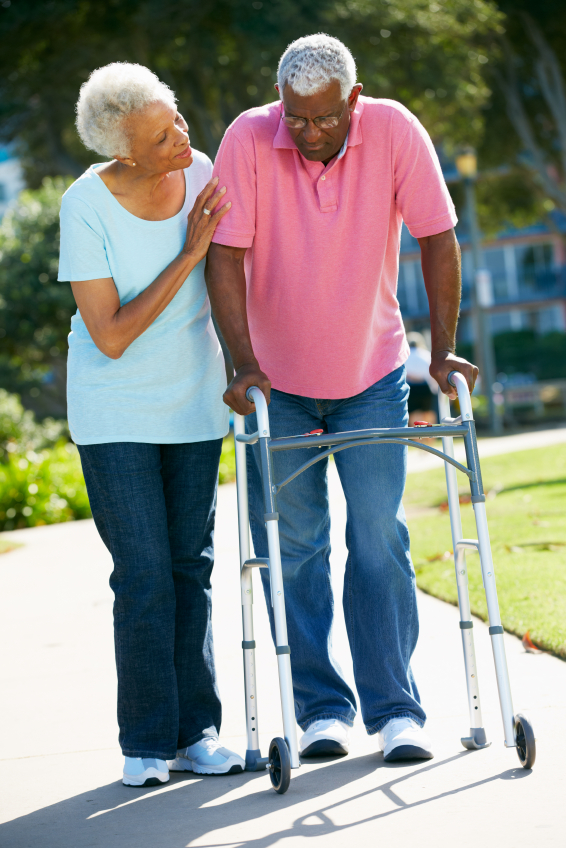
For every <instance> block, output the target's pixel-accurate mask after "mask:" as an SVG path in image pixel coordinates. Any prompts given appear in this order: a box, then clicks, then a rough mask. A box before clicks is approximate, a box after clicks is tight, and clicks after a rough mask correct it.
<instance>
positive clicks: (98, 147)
mask: <svg viewBox="0 0 566 848" xmlns="http://www.w3.org/2000/svg"><path fill="white" fill-rule="evenodd" d="M156 102H161V103H167V105H170V106H173V107H174V106H175V102H176V97H175V94H174V93H173V92H172V91H171V89H170V88H169V86H168V85H165V83H164V82H161V80H160V79H159V78H158V77H157V76H156V75H155V74H154V73H153V72H152V71H150V70H149V68H144V66H143V65H134V64H130V63H129V62H112V64H111V65H105V66H104V67H103V68H97V69H96V71H93V72H92V74H91V75H90V77H89V78H88V80H87V81H86V82H85V83H83V84H82V86H81V92H80V94H79V99H78V102H77V130H78V132H79V135H80V137H81V139H82V142H83V144H84V145H85V146H86V147H88V148H89V150H95V151H96V152H97V153H101V154H102V155H103V156H108V157H110V158H111V159H112V158H113V157H114V156H129V155H130V138H129V137H128V134H127V133H126V128H125V126H124V119H125V118H127V117H128V115H131V114H132V112H138V111H140V110H142V109H145V108H146V106H149V104H150V103H156Z"/></svg>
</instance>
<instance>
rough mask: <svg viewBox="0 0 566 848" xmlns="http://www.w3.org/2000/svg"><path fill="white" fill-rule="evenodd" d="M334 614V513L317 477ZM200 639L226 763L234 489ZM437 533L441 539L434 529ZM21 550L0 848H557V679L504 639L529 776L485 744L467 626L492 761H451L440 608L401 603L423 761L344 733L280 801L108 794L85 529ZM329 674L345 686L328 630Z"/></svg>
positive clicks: (109, 668)
mask: <svg viewBox="0 0 566 848" xmlns="http://www.w3.org/2000/svg"><path fill="white" fill-rule="evenodd" d="M331 490H332V509H333V531H332V532H333V569H334V583H335V589H336V594H337V598H339V597H340V583H341V572H342V568H343V562H344V559H345V548H344V542H343V536H344V520H345V509H344V503H343V499H342V496H341V493H340V491H339V486H338V484H337V480H336V477H335V475H334V472H333V473H332V477H331ZM218 528H219V530H218V532H217V565H216V568H215V573H214V598H215V600H214V627H215V639H216V652H217V658H218V667H219V679H220V688H221V692H222V699H223V704H224V713H225V718H224V724H223V739H224V741H225V743H226V744H228V745H231V746H234V747H235V748H237V749H238V750H240V751H242V752H243V751H244V748H245V739H244V736H243V735H242V730H243V726H244V722H243V686H242V675H241V650H240V647H239V645H240V609H239V592H238V574H237V572H238V569H237V564H236V563H237V554H236V541H237V540H236V521H235V491H234V486H232V485H231V486H223V487H221V489H220V496H219V510H218ZM447 533H448V527H447ZM10 535H12V536H14V537H15V538H19V539H20V540H22V541H25V543H26V544H25V547H23V548H20V549H18V550H15V551H13V552H11V553H8V554H5V555H3V556H1V557H0V584H1V585H0V627H1V632H0V645H1V646H2V647H1V657H2V659H1V671H0V676H1V685H2V693H3V697H2V721H1V722H0V780H1V784H2V787H3V788H2V793H1V796H0V807H1V814H0V822H1V823H0V845H2V846H6V848H35V846H41V848H87V846H89V848H90V846H101V848H102V846H103V847H104V848H154V846H156V845H159V846H166V848H184V846H191V848H196V846H198V848H205V846H207V847H208V848H212V846H226V848H236V846H245V848H268V846H273V845H278V846H281V848H294V846H301V845H303V844H304V845H306V844H309V845H310V846H313V848H316V846H321V848H344V845H345V844H348V843H349V844H355V845H356V846H360V848H366V846H367V848H370V846H371V848H375V846H376V845H381V846H393V845H394V846H399V848H414V846H415V845H418V846H419V848H420V846H422V848H429V846H430V848H439V846H440V848H442V846H445V845H446V846H447V845H453V844H457V845H458V846H459V848H472V846H474V848H475V846H477V845H478V844H481V845H482V846H484V848H507V846H509V847H510V848H533V846H536V848H538V846H545V848H546V846H563V845H564V829H565V826H566V816H565V812H564V808H565V805H564V797H565V789H566V780H565V777H564V774H565V769H564V752H565V743H564V715H565V708H566V663H563V662H561V661H559V660H557V659H555V658H553V657H551V656H548V655H539V656H533V655H530V654H526V653H524V651H523V650H522V647H521V644H520V642H519V641H518V640H517V639H515V638H513V637H511V636H507V637H506V644H507V650H508V660H509V667H510V674H511V679H512V685H513V692H514V699H515V707H516V709H517V710H519V709H523V710H529V711H530V714H531V717H532V719H533V721H534V722H535V726H536V728H537V736H538V744H539V754H538V759H537V763H536V766H535V769H534V770H533V771H532V772H526V771H524V770H523V769H521V768H520V767H519V764H518V760H517V757H516V754H515V751H513V750H506V749H505V748H504V746H503V741H502V729H501V721H500V717H499V713H498V706H497V693H496V685H495V680H494V675H493V665H492V660H491V651H490V646H489V637H488V635H487V628H486V627H485V625H483V624H482V623H480V622H478V623H477V630H476V633H477V651H478V663H479V669H480V682H481V685H482V695H483V706H484V716H485V725H486V728H487V732H488V736H489V738H490V739H492V740H493V745H492V747H491V748H488V749H486V750H484V751H479V752H473V753H472V752H466V751H464V750H463V749H462V747H461V745H460V742H459V738H460V736H461V735H464V734H466V733H467V715H466V699H465V687H464V677H463V669H462V658H461V648H460V635H459V629H458V624H457V617H458V616H457V611H456V609H455V608H453V607H451V606H448V605H446V604H443V603H441V602H440V601H438V600H436V599H434V598H431V597H428V596H426V595H422V594H421V595H420V596H419V607H420V614H421V622H422V627H421V638H420V642H419V646H418V649H417V652H416V655H415V659H414V670H415V674H416V678H417V680H418V682H419V687H420V689H421V694H422V698H423V702H424V704H425V706H426V708H427V710H428V713H429V722H428V729H429V730H430V733H431V735H432V736H433V738H434V740H435V749H436V757H435V759H434V760H432V761H428V762H425V763H422V764H420V765H405V764H401V765H399V764H390V765H387V764H386V763H384V761H383V757H382V755H381V754H380V753H378V752H377V744H376V739H375V737H371V738H370V737H368V736H366V734H365V731H364V728H363V726H362V725H361V723H360V722H359V721H358V722H357V723H356V726H355V728H354V735H353V747H352V752H351V754H350V756H349V757H346V758H344V759H342V760H339V761H336V760H335V761H327V762H326V761H321V762H319V763H315V764H312V763H310V764H304V765H303V766H302V767H301V769H300V771H298V772H293V778H292V782H291V787H290V789H289V791H288V793H287V794H286V795H285V796H278V795H276V794H275V793H274V792H273V791H272V790H271V789H270V786H269V779H268V777H267V776H266V775H257V774H245V775H232V776H228V777H204V778H203V777H197V776H190V775H188V776H184V775H175V776H173V777H172V779H171V782H170V783H169V784H168V785H167V786H165V787H163V788H159V789H147V790H141V791H137V790H130V789H126V788H125V787H123V786H122V785H121V783H120V775H121V766H122V758H121V755H120V752H119V750H118V747H117V744H116V738H117V727H116V723H115V718H114V715H115V695H116V693H115V689H116V683H115V673H114V668H113V664H114V659H113V646H112V624H111V619H112V598H111V593H110V590H109V588H108V574H109V571H110V560H109V557H108V554H107V553H106V551H105V549H104V547H103V546H102V543H101V542H100V540H99V539H98V536H97V534H96V530H95V528H94V525H93V523H92V522H91V521H81V522H76V523H73V524H67V525H57V526H52V527H45V528H37V529H34V530H26V531H19V532H17V533H13V534H10ZM255 609H256V639H257V641H258V646H259V648H258V682H259V719H260V722H259V728H260V732H261V740H262V748H263V750H264V751H266V749H267V745H268V743H269V739H270V738H271V737H272V736H273V735H276V734H277V735H279V734H280V733H281V717H280V707H279V701H278V686H277V678H276V665H275V657H274V651H273V648H272V645H271V642H270V638H269V634H268V627H267V616H266V612H265V609H264V605H263V600H262V598H261V597H260V593H259V591H258V592H256V607H255ZM335 646H336V653H337V655H338V658H339V660H340V662H341V664H342V666H343V668H344V669H345V672H346V674H347V675H348V678H349V680H350V681H351V679H352V670H351V663H350V660H349V652H348V648H347V640H346V634H345V627H344V622H343V620H342V617H341V615H339V616H338V623H337V626H336V632H335Z"/></svg>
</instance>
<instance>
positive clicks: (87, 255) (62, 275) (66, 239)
mask: <svg viewBox="0 0 566 848" xmlns="http://www.w3.org/2000/svg"><path fill="white" fill-rule="evenodd" d="M59 217H60V221H61V246H60V251H59V275H58V277H57V279H58V280H64V281H70V282H80V281H81V280H102V279H106V278H107V277H112V271H111V270H110V266H109V264H108V257H107V255H106V246H105V243H104V234H103V231H102V227H101V225H100V220H99V218H98V216H97V214H96V213H95V212H94V210H93V209H92V208H91V207H90V206H89V205H88V203H85V202H84V201H83V200H79V199H78V198H73V197H64V198H63V202H62V204H61V212H60V216H59Z"/></svg>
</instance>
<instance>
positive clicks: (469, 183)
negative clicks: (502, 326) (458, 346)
mask: <svg viewBox="0 0 566 848" xmlns="http://www.w3.org/2000/svg"><path fill="white" fill-rule="evenodd" d="M456 168H457V169H458V173H459V174H460V176H461V178H462V180H463V182H464V188H465V192H466V214H467V218H468V231H469V234H470V245H471V248H472V271H473V285H472V324H473V328H474V356H475V358H476V361H477V363H478V366H479V368H480V374H481V377H482V385H483V386H485V392H484V393H485V394H486V395H487V400H488V405H489V424H490V428H491V430H492V431H493V432H494V433H500V432H501V423H502V422H501V417H500V416H499V414H498V411H497V407H496V405H495V399H494V397H493V388H492V387H493V384H494V382H495V355H494V351H493V339H492V337H491V324H490V315H489V311H488V310H489V307H490V306H492V305H493V289H492V285H491V274H490V272H489V271H488V270H487V269H486V268H484V267H483V264H484V263H483V256H482V249H481V236H480V232H479V227H478V216H477V208H476V177H477V172H478V164H477V157H476V153H475V150H474V149H473V148H472V147H466V148H464V149H463V150H462V151H461V152H460V154H459V155H458V156H456Z"/></svg>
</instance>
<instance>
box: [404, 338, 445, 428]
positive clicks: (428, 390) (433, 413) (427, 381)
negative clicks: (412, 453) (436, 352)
mask: <svg viewBox="0 0 566 848" xmlns="http://www.w3.org/2000/svg"><path fill="white" fill-rule="evenodd" d="M407 342H408V343H409V356H408V358H407V361H406V362H405V368H406V369H407V384H408V386H409V399H408V402H407V409H408V412H409V426H412V425H413V423H414V422H415V421H426V422H428V423H429V424H437V423H438V383H437V382H436V380H435V379H434V377H431V375H430V363H431V355H430V350H429V347H428V345H427V343H426V339H425V337H424V336H423V334H422V333H415V332H412V333H407Z"/></svg>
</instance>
